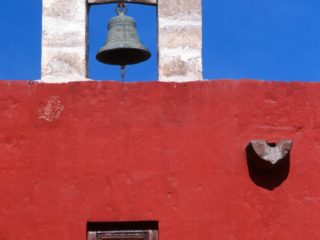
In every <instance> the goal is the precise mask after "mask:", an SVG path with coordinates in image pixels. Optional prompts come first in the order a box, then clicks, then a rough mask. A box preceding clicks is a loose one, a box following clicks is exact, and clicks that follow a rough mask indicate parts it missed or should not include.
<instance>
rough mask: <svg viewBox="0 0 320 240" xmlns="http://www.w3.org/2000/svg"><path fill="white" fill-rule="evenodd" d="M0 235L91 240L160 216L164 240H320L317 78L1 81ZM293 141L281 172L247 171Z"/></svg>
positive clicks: (319, 102)
mask: <svg viewBox="0 0 320 240" xmlns="http://www.w3.org/2000/svg"><path fill="white" fill-rule="evenodd" d="M0 109H1V110H0V114H1V118H0V143H1V144H0V176H1V177H0V179H1V180H0V199H1V201H0V239H1V240H11V239H12V240H13V239H15V240H17V239H24V240H29V239H30V240H31V239H46V240H62V239H63V240H67V239H70V240H71V239H72V240H74V239H77V240H85V239H86V223H87V221H120V220H126V221H128V220H129V221H130V220H158V221H159V232H160V239H161V240H199V239H212V240H263V239H268V240H269V239H272V240H283V239H287V240H289V239H290V240H293V239H294V240H305V239H308V240H318V239H320V214H319V212H320V187H319V181H320V175H319V174H320V161H319V154H320V84H319V83H271V82H262V81H246V80H242V81H210V82H195V83H184V84H177V83H156V82H155V83H132V84H122V83H116V82H100V83H97V82H82V83H69V84H60V85H59V84H56V85H55V84H39V83H34V84H32V83H28V82H14V81H10V82H9V81H1V82H0ZM287 138H291V139H293V141H294V146H293V149H292V152H291V164H290V172H289V176H288V178H287V179H286V180H285V181H284V182H283V183H282V184H281V185H280V186H278V187H277V188H275V189H274V190H273V191H271V190H268V189H266V188H263V187H260V186H258V185H256V184H255V183H254V182H253V181H252V180H251V178H250V177H249V173H248V167H247V162H246V156H245V147H246V145H247V143H248V142H249V141H250V140H252V139H267V140H270V141H276V140H279V139H287Z"/></svg>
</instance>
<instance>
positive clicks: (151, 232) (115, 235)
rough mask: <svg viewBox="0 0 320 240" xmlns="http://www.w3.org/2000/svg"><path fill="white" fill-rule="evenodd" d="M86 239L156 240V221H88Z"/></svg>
mask: <svg viewBox="0 0 320 240" xmlns="http://www.w3.org/2000/svg"><path fill="white" fill-rule="evenodd" d="M87 240H158V222H157V221H139V222H88V223H87Z"/></svg>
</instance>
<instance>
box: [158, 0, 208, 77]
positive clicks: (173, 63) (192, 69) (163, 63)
mask: <svg viewBox="0 0 320 240" xmlns="http://www.w3.org/2000/svg"><path fill="white" fill-rule="evenodd" d="M158 17H159V19H158V23H159V32H158V37H159V80H160V81H167V82H170V81H175V82H186V81H194V80H195V79H196V80H202V13H201V1H200V0H189V1H182V0H178V1H169V0H160V1H159V2H158Z"/></svg>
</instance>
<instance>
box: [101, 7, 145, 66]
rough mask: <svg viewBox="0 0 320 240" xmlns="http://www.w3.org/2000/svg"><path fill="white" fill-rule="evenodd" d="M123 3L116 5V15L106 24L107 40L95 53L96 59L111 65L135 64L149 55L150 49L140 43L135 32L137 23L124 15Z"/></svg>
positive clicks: (125, 9)
mask: <svg viewBox="0 0 320 240" xmlns="http://www.w3.org/2000/svg"><path fill="white" fill-rule="evenodd" d="M126 11H127V8H126V6H125V5H122V6H121V5H120V6H119V5H118V6H117V8H116V12H117V13H118V16H116V17H113V18H112V19H111V20H110V22H109V24H108V31H109V33H108V37H107V41H106V43H105V45H104V47H102V48H101V49H100V50H99V52H98V53H97V56H96V58H97V60H98V61H100V62H102V63H106V64H112V65H120V66H122V67H123V68H124V66H126V65H130V64H136V63H140V62H143V61H146V60H147V59H149V58H150V57H151V53H150V51H149V50H148V49H147V48H146V47H145V46H143V45H142V43H141V42H140V39H139V37H138V33H137V28H136V27H137V25H136V22H135V20H134V19H133V18H132V17H129V16H126V15H125V13H126Z"/></svg>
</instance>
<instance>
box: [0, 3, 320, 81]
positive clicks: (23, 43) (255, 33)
mask: <svg viewBox="0 0 320 240" xmlns="http://www.w3.org/2000/svg"><path fill="white" fill-rule="evenodd" d="M30 2H31V1H30V0H1V6H0V43H1V44H0V79H13V80H14V79H19V80H24V79H26V80H28V79H39V78H40V61H41V60H40V59H41V0H32V3H31V4H30ZM128 7H129V10H128V15H130V16H132V17H134V18H135V19H136V21H137V24H138V30H139V35H140V38H141V40H142V42H143V43H144V44H145V45H146V46H147V47H148V48H149V49H150V50H151V51H152V53H153V56H152V58H151V59H150V60H149V61H147V62H145V63H142V64H139V65H134V66H129V67H128V69H127V79H126V80H127V81H137V80H141V81H152V80H156V79H157V63H156V59H157V56H156V44H157V42H156V38H157V36H156V32H157V31H156V9H155V8H154V7H150V6H143V5H135V4H129V5H128ZM319 11H320V1H319V0H223V1H218V0H203V35H204V43H203V68H204V78H205V79H223V78H227V79H239V78H253V79H263V80H280V81H320V67H319V65H320V28H319V23H320V14H319ZM114 15H115V13H114V5H99V6H93V7H91V9H90V13H89V33H90V34H89V39H90V48H89V50H90V59H89V65H90V77H91V78H93V79H100V80H103V79H108V80H119V79H120V74H119V69H118V67H114V66H106V65H103V64H100V63H98V62H97V61H96V60H95V54H96V51H97V50H98V49H99V48H100V47H101V46H102V45H103V44H104V41H105V39H106V34H107V32H106V25H107V22H108V20H109V19H110V17H112V16H114Z"/></svg>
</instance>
